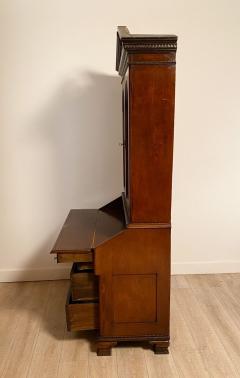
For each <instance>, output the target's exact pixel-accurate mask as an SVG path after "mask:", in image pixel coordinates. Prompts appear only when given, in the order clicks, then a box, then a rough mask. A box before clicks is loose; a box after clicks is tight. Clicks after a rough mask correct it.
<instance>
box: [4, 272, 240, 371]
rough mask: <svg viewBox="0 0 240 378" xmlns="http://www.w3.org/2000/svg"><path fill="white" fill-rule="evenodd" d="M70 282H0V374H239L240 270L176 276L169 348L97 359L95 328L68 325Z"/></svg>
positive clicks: (121, 350) (126, 348) (119, 351)
mask: <svg viewBox="0 0 240 378" xmlns="http://www.w3.org/2000/svg"><path fill="white" fill-rule="evenodd" d="M68 285H69V283H68V281H46V282H25V283H2V284H0V303H1V307H0V377H1V378H3V377H6V378H11V377H14V378H21V377H30V378H35V377H41V378H42V377H49V378H54V377H61V378H67V377H80V378H81V377H88V378H90V377H103V378H108V377H109V378H112V377H113V378H114V377H121V378H141V377H151V378H153V377H164V378H167V377H190V378H197V377H201V378H203V377H214V378H218V377H240V274H221V275H189V276H187V275H185V276H174V277H173V278H172V298H171V347H170V354H169V355H154V354H153V352H152V351H151V350H150V349H148V348H147V345H144V344H143V345H141V346H136V347H133V345H129V344H126V345H123V346H120V347H117V348H115V349H113V354H112V357H97V356H96V353H95V351H94V345H93V340H94V334H93V333H91V332H89V333H81V334H80V333H78V334H71V333H68V332H67V331H66V326H65V314H64V304H65V297H66V293H67V289H68Z"/></svg>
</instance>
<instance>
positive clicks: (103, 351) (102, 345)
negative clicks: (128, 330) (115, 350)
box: [97, 341, 117, 356]
mask: <svg viewBox="0 0 240 378" xmlns="http://www.w3.org/2000/svg"><path fill="white" fill-rule="evenodd" d="M116 345H117V342H115V341H99V342H98V343H97V355H98V356H111V355H112V347H114V346H116Z"/></svg>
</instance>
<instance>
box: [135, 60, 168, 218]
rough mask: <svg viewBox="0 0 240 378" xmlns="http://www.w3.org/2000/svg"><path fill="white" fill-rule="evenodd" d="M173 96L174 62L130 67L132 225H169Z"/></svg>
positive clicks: (144, 63) (145, 63)
mask: <svg viewBox="0 0 240 378" xmlns="http://www.w3.org/2000/svg"><path fill="white" fill-rule="evenodd" d="M141 59H142V58H141ZM144 59H145V60H146V59H147V55H145V57H144ZM151 59H152V58H151ZM159 59H160V58H159ZM140 63H141V64H140ZM174 93H175V64H174V63H173V64H172V63H169V62H164V64H148V63H147V62H144V61H143V62H139V64H137V62H135V63H133V65H131V67H130V160H129V164H130V176H131V177H130V208H131V221H132V222H140V223H141V222H143V223H144V222H150V223H151V222H170V219H171V187H172V157H173V126H174Z"/></svg>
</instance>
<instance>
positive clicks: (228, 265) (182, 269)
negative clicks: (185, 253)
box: [172, 260, 240, 274]
mask: <svg viewBox="0 0 240 378" xmlns="http://www.w3.org/2000/svg"><path fill="white" fill-rule="evenodd" d="M239 272H240V261H234V260H219V261H192V262H173V263H172V274H211V273H212V274H214V273H239Z"/></svg>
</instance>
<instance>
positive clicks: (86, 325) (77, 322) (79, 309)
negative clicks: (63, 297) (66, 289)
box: [66, 293, 99, 331]
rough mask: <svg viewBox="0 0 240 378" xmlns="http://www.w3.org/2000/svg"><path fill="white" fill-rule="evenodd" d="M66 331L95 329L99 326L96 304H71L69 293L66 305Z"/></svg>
mask: <svg viewBox="0 0 240 378" xmlns="http://www.w3.org/2000/svg"><path fill="white" fill-rule="evenodd" d="M66 318H67V329H68V331H83V330H91V329H97V328H98V327H99V326H98V324H99V313H98V303H94V302H72V300H71V295H70V293H69V295H68V298H67V303H66Z"/></svg>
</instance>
